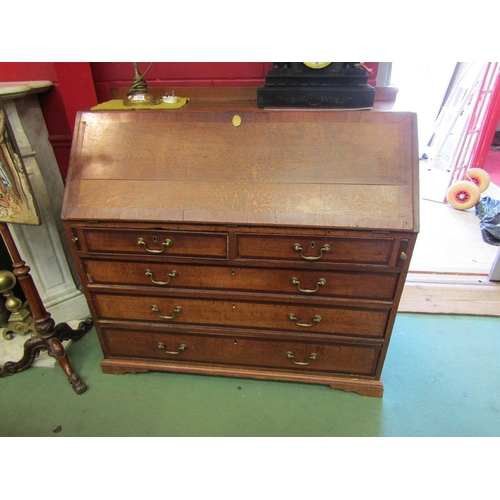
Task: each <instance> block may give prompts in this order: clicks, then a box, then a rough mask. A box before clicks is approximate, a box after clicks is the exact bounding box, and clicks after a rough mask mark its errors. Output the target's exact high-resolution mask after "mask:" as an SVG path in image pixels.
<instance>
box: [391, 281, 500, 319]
mask: <svg viewBox="0 0 500 500" xmlns="http://www.w3.org/2000/svg"><path fill="white" fill-rule="evenodd" d="M398 310H399V312H414V313H428V314H465V315H474V316H500V282H492V281H489V280H488V276H487V275H482V274H481V275H474V274H438V273H409V274H408V277H407V280H406V283H405V287H404V289H403V294H402V297H401V302H400V305H399V309H398Z"/></svg>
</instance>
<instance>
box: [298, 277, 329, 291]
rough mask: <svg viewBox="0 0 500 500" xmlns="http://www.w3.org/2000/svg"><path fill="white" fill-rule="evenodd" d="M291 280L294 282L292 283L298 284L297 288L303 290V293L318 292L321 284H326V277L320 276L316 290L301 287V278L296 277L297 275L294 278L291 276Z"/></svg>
mask: <svg viewBox="0 0 500 500" xmlns="http://www.w3.org/2000/svg"><path fill="white" fill-rule="evenodd" d="M290 281H291V282H292V285H297V289H298V290H299V292H302V293H314V292H317V291H318V290H319V287H320V286H325V285H326V279H325V278H320V279H319V280H318V281H317V282H316V288H315V289H314V290H311V289H307V288H300V281H299V278H296V277H295V276H294V277H293V278H291V279H290Z"/></svg>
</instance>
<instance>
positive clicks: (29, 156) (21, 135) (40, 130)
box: [0, 81, 90, 323]
mask: <svg viewBox="0 0 500 500" xmlns="http://www.w3.org/2000/svg"><path fill="white" fill-rule="evenodd" d="M50 88H52V82H50V81H35V82H14V83H0V98H1V99H2V101H3V104H4V107H5V109H6V112H7V116H8V119H9V122H10V124H11V126H12V129H13V132H14V135H15V138H16V142H17V144H18V146H19V149H20V152H21V156H22V158H23V162H24V165H25V167H26V170H27V172H28V176H29V179H30V182H31V186H32V188H33V191H34V194H35V197H36V200H37V205H38V209H39V213H40V217H41V221H42V223H41V225H40V226H28V225H21V224H9V229H10V231H11V234H12V237H13V239H14V241H15V242H16V245H17V248H18V250H19V253H20V255H21V258H22V259H23V260H24V261H25V262H26V264H27V265H28V266H29V267H30V268H31V276H32V277H33V280H34V282H35V284H36V286H37V288H38V292H39V294H40V297H41V299H42V301H43V304H44V306H45V308H46V309H47V311H48V312H49V313H50V314H51V316H52V318H53V319H54V321H55V322H56V323H62V322H67V321H72V320H73V321H74V320H83V319H85V318H87V317H88V316H90V312H89V309H88V306H87V302H86V300H85V297H84V295H83V294H82V292H81V291H80V290H79V280H78V276H77V273H76V269H75V265H74V261H73V258H72V256H71V251H70V248H69V242H68V241H67V238H66V236H65V233H64V229H63V226H62V221H61V207H62V200H63V195H64V183H63V180H62V177H61V173H60V170H59V166H58V164H57V160H56V157H55V154H54V150H53V149H52V146H51V144H50V142H49V138H48V137H49V134H48V131H47V127H46V125H45V120H44V117H43V114H42V110H41V107H40V103H39V101H38V96H37V94H38V93H40V92H46V91H48V90H49V89H50Z"/></svg>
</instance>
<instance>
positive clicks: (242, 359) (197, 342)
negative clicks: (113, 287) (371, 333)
mask: <svg viewBox="0 0 500 500" xmlns="http://www.w3.org/2000/svg"><path fill="white" fill-rule="evenodd" d="M101 334H102V338H103V342H104V345H105V348H106V351H107V353H108V356H110V357H116V356H123V357H136V358H147V359H164V360H168V361H176V362H179V363H183V362H203V363H217V364H224V365H233V366H234V365H240V366H253V367H268V368H281V369H289V370H297V371H308V372H309V371H312V372H329V373H332V372H335V373H339V374H350V375H351V374H352V375H365V376H370V375H373V374H374V373H375V369H376V365H377V361H378V357H379V353H380V349H381V347H380V345H377V344H374V345H369V344H359V345H358V344H342V343H335V342H321V343H315V342H300V341H288V340H282V339H272V340H269V339H266V340H262V339H258V338H251V339H248V338H238V337H223V336H217V335H191V334H176V333H173V334H163V333H144V332H141V331H127V330H120V329H116V328H102V329H101Z"/></svg>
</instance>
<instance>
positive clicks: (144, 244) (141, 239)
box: [137, 238, 173, 253]
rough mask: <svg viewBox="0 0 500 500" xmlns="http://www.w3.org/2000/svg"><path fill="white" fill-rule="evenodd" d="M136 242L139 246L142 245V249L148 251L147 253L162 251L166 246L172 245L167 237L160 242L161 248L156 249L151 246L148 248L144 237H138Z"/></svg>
mask: <svg viewBox="0 0 500 500" xmlns="http://www.w3.org/2000/svg"><path fill="white" fill-rule="evenodd" d="M137 244H138V245H139V246H143V247H144V249H145V250H146V252H149V253H163V252H165V250H166V248H167V247H171V246H172V245H173V243H172V240H171V239H168V238H167V239H166V240H165V241H163V242H162V244H161V246H162V248H161V249H158V250H156V249H152V248H148V247H147V246H146V242H145V241H144V238H139V239H138V240H137Z"/></svg>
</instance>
